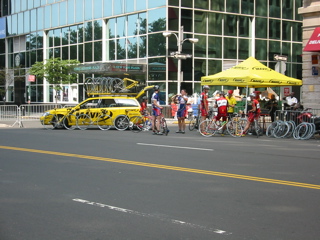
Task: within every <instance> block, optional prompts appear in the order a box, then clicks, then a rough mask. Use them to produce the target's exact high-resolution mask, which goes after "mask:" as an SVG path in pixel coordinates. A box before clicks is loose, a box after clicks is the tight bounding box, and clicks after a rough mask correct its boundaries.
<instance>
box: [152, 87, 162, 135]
mask: <svg viewBox="0 0 320 240" xmlns="http://www.w3.org/2000/svg"><path fill="white" fill-rule="evenodd" d="M153 90H154V92H153V94H152V97H151V102H152V114H153V116H154V117H153V124H152V131H153V135H163V133H162V132H160V131H159V130H160V120H161V109H162V107H161V106H160V95H159V90H160V87H159V86H158V85H155V86H154V87H153Z"/></svg>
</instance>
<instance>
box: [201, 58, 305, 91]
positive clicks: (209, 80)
mask: <svg viewBox="0 0 320 240" xmlns="http://www.w3.org/2000/svg"><path fill="white" fill-rule="evenodd" d="M201 85H220V86H221V85H223V86H237V87H249V88H261V87H281V86H301V85H302V81H301V80H299V79H295V78H291V77H288V76H285V75H283V74H281V73H278V72H276V71H274V70H272V69H271V68H268V67H267V66H265V65H263V64H262V63H260V62H259V61H258V60H257V59H255V58H254V57H249V58H248V59H246V60H245V61H243V62H242V63H240V64H238V65H236V66H234V67H232V68H229V69H228V70H225V71H222V72H220V73H217V74H214V75H210V76H205V77H202V78H201Z"/></svg>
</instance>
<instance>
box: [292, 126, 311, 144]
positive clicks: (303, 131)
mask: <svg viewBox="0 0 320 240" xmlns="http://www.w3.org/2000/svg"><path fill="white" fill-rule="evenodd" d="M309 128H310V127H309V125H308V124H307V123H305V122H303V123H300V124H299V125H298V126H297V127H296V129H295V130H294V134H293V137H294V139H296V140H304V139H305V137H306V136H307V135H308V134H309Z"/></svg>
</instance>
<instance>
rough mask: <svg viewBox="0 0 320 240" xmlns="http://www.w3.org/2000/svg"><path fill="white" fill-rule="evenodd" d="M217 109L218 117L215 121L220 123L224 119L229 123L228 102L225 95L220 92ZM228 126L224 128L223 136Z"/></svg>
mask: <svg viewBox="0 0 320 240" xmlns="http://www.w3.org/2000/svg"><path fill="white" fill-rule="evenodd" d="M215 107H217V108H218V115H217V116H215V121H219V120H221V118H222V121H223V122H225V121H227V117H228V100H227V99H226V98H225V93H224V92H223V91H222V92H220V97H219V98H218V99H217V100H216V104H215ZM225 129H226V125H224V126H223V128H222V132H221V135H223V132H224V130H225Z"/></svg>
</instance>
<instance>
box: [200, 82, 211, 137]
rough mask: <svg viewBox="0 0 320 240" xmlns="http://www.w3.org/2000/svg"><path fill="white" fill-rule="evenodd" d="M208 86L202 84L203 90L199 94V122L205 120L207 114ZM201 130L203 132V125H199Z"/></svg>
mask: <svg viewBox="0 0 320 240" xmlns="http://www.w3.org/2000/svg"><path fill="white" fill-rule="evenodd" d="M209 89H210V88H209V86H208V85H205V86H203V91H202V93H201V95H200V114H201V122H202V121H204V120H206V118H207V116H208V114H209V101H208V92H209ZM200 130H201V132H203V126H200Z"/></svg>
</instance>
